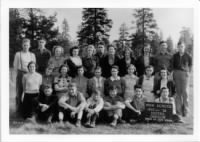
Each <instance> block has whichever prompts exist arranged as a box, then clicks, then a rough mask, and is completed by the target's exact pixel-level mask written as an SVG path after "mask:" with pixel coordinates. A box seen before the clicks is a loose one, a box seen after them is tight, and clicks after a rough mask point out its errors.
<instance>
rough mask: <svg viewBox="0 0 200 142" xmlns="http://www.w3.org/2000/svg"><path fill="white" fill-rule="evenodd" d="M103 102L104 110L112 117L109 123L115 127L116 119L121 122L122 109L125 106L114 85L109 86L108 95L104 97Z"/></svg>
mask: <svg viewBox="0 0 200 142" xmlns="http://www.w3.org/2000/svg"><path fill="white" fill-rule="evenodd" d="M104 102H105V103H104V110H105V111H106V112H107V115H108V118H111V119H112V122H111V123H110V125H111V126H113V127H115V126H116V125H117V121H119V122H122V120H121V118H122V110H123V109H124V108H125V105H124V103H123V99H122V98H121V97H120V96H119V95H118V92H117V87H116V86H110V87H109V96H107V97H105V100H104Z"/></svg>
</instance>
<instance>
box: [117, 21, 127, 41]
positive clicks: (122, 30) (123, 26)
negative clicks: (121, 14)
mask: <svg viewBox="0 0 200 142" xmlns="http://www.w3.org/2000/svg"><path fill="white" fill-rule="evenodd" d="M128 31H129V28H128V26H127V25H126V23H123V24H121V26H120V28H119V40H121V41H123V40H126V39H127V38H128V36H129V32H128Z"/></svg>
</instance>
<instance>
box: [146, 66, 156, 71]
mask: <svg viewBox="0 0 200 142" xmlns="http://www.w3.org/2000/svg"><path fill="white" fill-rule="evenodd" d="M149 68H152V69H153V70H154V67H153V66H152V65H148V66H146V67H145V70H146V69H149Z"/></svg>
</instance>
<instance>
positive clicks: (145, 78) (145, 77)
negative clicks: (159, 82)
mask: <svg viewBox="0 0 200 142" xmlns="http://www.w3.org/2000/svg"><path fill="white" fill-rule="evenodd" d="M152 77H153V76H151V77H150V78H147V76H146V75H144V80H150V79H151V78H152Z"/></svg>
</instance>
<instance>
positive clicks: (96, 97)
mask: <svg viewBox="0 0 200 142" xmlns="http://www.w3.org/2000/svg"><path fill="white" fill-rule="evenodd" d="M99 97H100V93H98V94H93V99H94V100H95V101H97V100H98V99H99Z"/></svg>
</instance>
